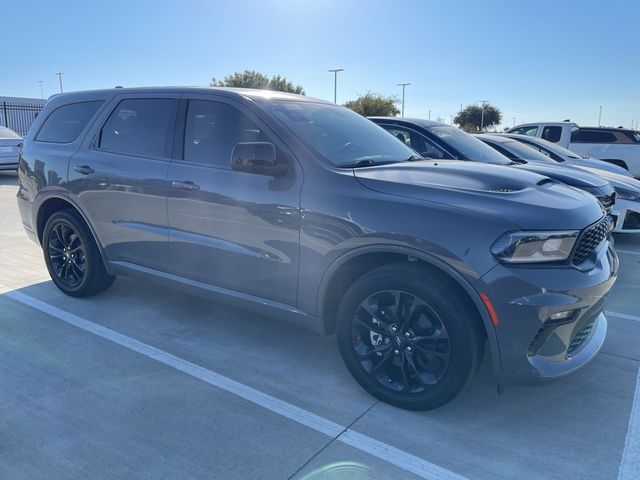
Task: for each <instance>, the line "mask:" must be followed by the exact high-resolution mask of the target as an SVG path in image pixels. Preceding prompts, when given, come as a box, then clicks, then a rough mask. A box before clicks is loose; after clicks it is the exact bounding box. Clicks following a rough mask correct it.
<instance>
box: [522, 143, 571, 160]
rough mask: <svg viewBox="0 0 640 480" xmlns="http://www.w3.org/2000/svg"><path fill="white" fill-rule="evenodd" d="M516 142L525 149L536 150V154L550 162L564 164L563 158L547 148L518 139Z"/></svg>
mask: <svg viewBox="0 0 640 480" xmlns="http://www.w3.org/2000/svg"><path fill="white" fill-rule="evenodd" d="M517 140H518V141H519V142H520V143H523V144H525V145H526V146H527V147H529V148H532V149H533V150H536V151H537V152H539V153H541V154H542V155H544V156H545V157H548V158H549V159H551V160H555V161H556V162H564V158H562V157H561V156H560V155H558V154H557V153H554V152H553V151H552V150H550V149H549V148H545V147H543V146H542V145H538V144H537V143H532V142H528V141H526V140H522V139H520V138H518V139H517ZM551 145H555V144H553V143H549V146H551ZM573 158H577V157H573Z"/></svg>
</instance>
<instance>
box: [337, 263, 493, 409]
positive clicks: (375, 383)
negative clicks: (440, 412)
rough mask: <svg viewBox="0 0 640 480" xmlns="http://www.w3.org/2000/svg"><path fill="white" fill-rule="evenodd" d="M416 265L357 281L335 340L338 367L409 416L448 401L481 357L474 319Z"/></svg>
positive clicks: (452, 294) (341, 312)
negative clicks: (410, 412) (341, 361)
mask: <svg viewBox="0 0 640 480" xmlns="http://www.w3.org/2000/svg"><path fill="white" fill-rule="evenodd" d="M446 283H447V282H443V281H442V277H441V276H437V277H430V276H429V273H428V272H427V271H426V270H424V269H422V268H420V267H419V266H417V265H406V264H391V265H385V266H382V267H380V268H377V269H375V270H372V271H371V272H369V273H367V274H365V275H363V276H362V277H360V278H359V279H358V280H357V281H356V282H355V283H354V284H353V285H352V286H351V287H350V288H349V289H348V290H347V292H346V294H345V295H344V297H343V299H342V301H341V304H340V307H339V310H338V317H337V339H338V346H339V348H340V353H341V354H342V358H343V359H344V362H345V364H346V366H347V368H348V369H349V371H350V372H351V374H352V375H353V377H354V378H355V379H356V381H357V382H358V383H359V384H360V385H361V386H362V387H363V388H364V389H365V390H366V391H367V392H369V393H370V394H372V395H373V396H375V397H377V398H379V399H380V400H382V401H384V402H387V403H390V404H392V405H395V406H398V407H401V408H406V409H410V410H428V409H432V408H436V407H439V406H441V405H443V404H445V403H447V402H449V401H450V400H452V399H453V398H454V397H455V396H456V395H458V393H460V392H461V391H462V390H463V389H464V388H465V387H466V386H467V384H468V383H469V381H470V380H471V378H472V377H473V374H474V373H475V371H476V369H477V367H478V365H479V363H480V361H481V359H482V354H483V348H484V336H483V332H482V330H481V327H480V326H479V325H478V322H477V320H476V318H475V315H477V314H476V313H475V312H474V311H473V310H472V309H471V308H469V307H468V306H467V302H465V301H464V299H461V298H459V294H458V292H457V290H455V289H452V288H451V287H450V286H447V284H446Z"/></svg>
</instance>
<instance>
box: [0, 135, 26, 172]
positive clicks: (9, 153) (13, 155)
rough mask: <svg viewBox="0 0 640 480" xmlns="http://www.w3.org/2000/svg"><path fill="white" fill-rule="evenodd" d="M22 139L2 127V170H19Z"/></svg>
mask: <svg viewBox="0 0 640 480" xmlns="http://www.w3.org/2000/svg"><path fill="white" fill-rule="evenodd" d="M21 148H22V137H21V136H20V135H18V134H17V133H16V132H14V131H13V130H11V129H10V128H7V127H0V170H17V169H18V156H19V154H20V149H21Z"/></svg>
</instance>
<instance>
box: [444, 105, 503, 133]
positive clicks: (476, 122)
mask: <svg viewBox="0 0 640 480" xmlns="http://www.w3.org/2000/svg"><path fill="white" fill-rule="evenodd" d="M453 121H454V123H456V124H457V125H458V126H459V127H460V128H462V129H463V130H464V131H465V132H479V131H480V130H481V128H480V126H481V125H484V127H483V128H484V129H487V128H490V127H494V126H496V125H499V124H500V122H501V121H502V112H501V111H500V109H499V108H497V107H494V106H493V105H490V104H488V103H485V105H484V122H483V120H482V107H481V106H478V105H469V106H467V107H465V109H464V110H462V111H461V112H460V113H459V114H458V115H456V117H455V118H454V119H453Z"/></svg>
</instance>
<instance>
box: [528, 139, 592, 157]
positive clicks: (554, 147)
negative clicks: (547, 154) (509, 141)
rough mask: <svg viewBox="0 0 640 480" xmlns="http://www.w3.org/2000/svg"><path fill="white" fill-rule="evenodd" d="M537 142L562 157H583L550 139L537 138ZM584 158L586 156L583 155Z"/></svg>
mask: <svg viewBox="0 0 640 480" xmlns="http://www.w3.org/2000/svg"><path fill="white" fill-rule="evenodd" d="M518 140H520V139H518ZM527 140H528V139H527ZM523 141H525V140H523ZM535 143H539V145H540V146H541V147H544V148H546V149H547V150H549V151H551V152H553V153H555V154H556V155H560V156H561V157H567V158H578V159H579V158H581V157H580V155H578V154H577V153H575V152H572V151H571V150H569V149H566V148H564V147H561V146H560V145H558V144H557V143H553V142H549V141H547V140H544V139H542V138H536V142H535ZM582 158H586V157H582Z"/></svg>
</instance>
